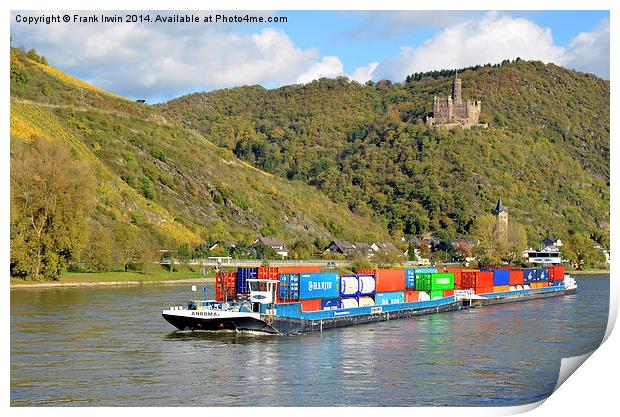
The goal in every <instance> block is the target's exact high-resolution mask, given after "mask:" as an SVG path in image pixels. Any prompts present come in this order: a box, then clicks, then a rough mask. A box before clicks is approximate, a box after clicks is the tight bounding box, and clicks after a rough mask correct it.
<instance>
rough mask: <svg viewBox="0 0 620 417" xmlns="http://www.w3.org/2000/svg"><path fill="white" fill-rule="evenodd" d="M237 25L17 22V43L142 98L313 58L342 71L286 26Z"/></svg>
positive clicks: (279, 72) (268, 76)
mask: <svg viewBox="0 0 620 417" xmlns="http://www.w3.org/2000/svg"><path fill="white" fill-rule="evenodd" d="M82 13H86V12H82ZM33 14H35V13H33ZM179 26H181V27H180V28H179ZM237 27H238V26H237ZM235 29H236V27H234V26H230V25H209V24H195V25H156V24H152V23H151V24H99V25H88V24H82V25H80V24H57V25H54V24H52V25H36V26H34V25H31V26H25V25H18V24H13V26H12V28H11V35H12V37H13V41H14V42H13V43H14V44H16V45H18V46H19V45H24V46H26V47H27V48H31V47H33V46H35V47H36V48H37V50H38V51H39V53H41V54H42V55H45V56H46V57H47V58H48V61H49V62H50V63H51V64H52V65H55V66H57V67H59V68H60V69H62V70H65V71H69V72H70V73H71V74H72V75H75V76H78V77H80V78H83V79H85V80H86V81H89V82H91V83H93V84H95V85H97V86H99V87H101V88H104V89H108V90H110V91H113V92H115V93H118V94H121V95H125V96H129V97H137V98H147V99H157V98H160V97H163V98H170V97H173V96H177V95H179V94H182V93H184V92H191V91H196V90H198V91H200V90H210V89H214V88H222V87H234V86H239V85H248V84H261V85H266V86H279V85H282V84H290V83H293V82H295V81H296V80H297V79H298V77H299V76H300V74H302V73H304V72H306V71H309V68H313V67H314V65H320V64H324V65H328V66H329V65H333V64H334V60H337V61H338V63H339V65H340V72H342V63H340V61H339V60H338V58H336V57H324V58H323V60H322V61H320V62H317V61H318V60H319V58H320V57H319V54H318V51H317V50H315V49H301V48H299V47H297V46H296V45H295V44H294V43H293V41H292V40H291V39H290V38H289V37H288V36H287V35H286V33H284V32H283V31H282V30H280V29H275V28H263V29H260V30H258V31H256V32H255V33H240V32H238V31H236V30H235ZM331 74H332V73H326V76H332V75H331Z"/></svg>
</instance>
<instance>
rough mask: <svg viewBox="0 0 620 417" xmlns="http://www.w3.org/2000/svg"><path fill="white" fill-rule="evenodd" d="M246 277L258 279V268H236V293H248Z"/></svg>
mask: <svg viewBox="0 0 620 417" xmlns="http://www.w3.org/2000/svg"><path fill="white" fill-rule="evenodd" d="M248 279H258V268H238V269H237V294H248V293H249V292H250V289H249V288H248V284H247V280H248Z"/></svg>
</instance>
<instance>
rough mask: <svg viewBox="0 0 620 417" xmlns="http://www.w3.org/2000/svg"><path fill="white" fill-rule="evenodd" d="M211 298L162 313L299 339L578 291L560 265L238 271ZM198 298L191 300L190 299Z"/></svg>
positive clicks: (195, 326) (214, 327) (185, 325)
mask: <svg viewBox="0 0 620 417" xmlns="http://www.w3.org/2000/svg"><path fill="white" fill-rule="evenodd" d="M215 288H216V291H215V300H196V299H193V300H190V301H188V302H187V304H186V305H182V306H174V307H171V308H170V309H168V310H164V311H163V312H162V315H163V317H164V319H165V320H167V321H168V322H169V323H170V324H172V325H173V326H175V327H176V328H177V329H179V330H190V331H194V330H205V331H252V332H262V333H271V334H281V335H285V334H297V333H306V332H313V331H323V330H327V329H332V328H338V327H345V326H352V325H358V324H363V323H372V322H378V321H386V320H394V319H402V318H410V317H415V316H421V315H426V314H438V313H444V312H448V311H458V310H462V309H465V308H476V307H484V306H488V305H495V304H503V303H510V302H519V301H528V300H534V299H539V298H547V297H557V296H563V295H567V294H571V293H574V292H576V291H577V283H576V281H575V280H574V279H573V278H572V277H571V276H570V275H568V274H566V273H565V270H564V267H562V266H550V267H546V268H527V269H510V268H498V269H488V270H476V269H460V268H459V269H457V268H455V269H450V268H448V269H445V268H444V269H437V268H405V269H363V270H358V271H357V273H356V274H339V273H336V272H320V269H319V267H282V268H238V269H237V271H236V272H218V273H217V274H216V286H215ZM194 298H195V297H194Z"/></svg>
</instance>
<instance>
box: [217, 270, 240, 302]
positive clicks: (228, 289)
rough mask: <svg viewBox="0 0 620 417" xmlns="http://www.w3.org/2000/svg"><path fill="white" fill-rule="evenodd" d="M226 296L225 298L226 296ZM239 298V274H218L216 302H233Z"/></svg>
mask: <svg viewBox="0 0 620 417" xmlns="http://www.w3.org/2000/svg"><path fill="white" fill-rule="evenodd" d="M224 295H225V296H224ZM236 297H237V273H236V272H218V273H216V274H215V300H216V301H224V298H226V300H232V299H234V298H236Z"/></svg>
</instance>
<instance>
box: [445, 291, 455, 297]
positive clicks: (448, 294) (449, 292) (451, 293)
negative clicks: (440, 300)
mask: <svg viewBox="0 0 620 417" xmlns="http://www.w3.org/2000/svg"><path fill="white" fill-rule="evenodd" d="M453 295H454V290H443V296H444V297H452V296H453Z"/></svg>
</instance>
